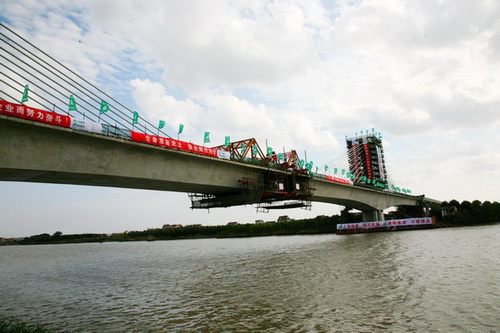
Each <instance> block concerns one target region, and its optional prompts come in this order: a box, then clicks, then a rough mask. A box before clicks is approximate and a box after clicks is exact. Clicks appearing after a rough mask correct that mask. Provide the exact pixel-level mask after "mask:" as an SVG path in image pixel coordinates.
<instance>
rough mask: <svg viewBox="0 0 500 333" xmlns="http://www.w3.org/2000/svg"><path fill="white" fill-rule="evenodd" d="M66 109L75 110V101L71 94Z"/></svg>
mask: <svg viewBox="0 0 500 333" xmlns="http://www.w3.org/2000/svg"><path fill="white" fill-rule="evenodd" d="M68 111H76V101H75V98H74V97H73V95H69V104H68Z"/></svg>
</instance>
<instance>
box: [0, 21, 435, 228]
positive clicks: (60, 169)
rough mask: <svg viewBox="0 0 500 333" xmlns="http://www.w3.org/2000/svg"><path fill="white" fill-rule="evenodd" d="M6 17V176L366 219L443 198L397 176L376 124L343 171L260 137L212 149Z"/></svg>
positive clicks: (1, 126)
mask: <svg viewBox="0 0 500 333" xmlns="http://www.w3.org/2000/svg"><path fill="white" fill-rule="evenodd" d="M1 26H2V28H3V29H2V32H1V33H0V37H1V38H2V40H3V42H5V43H4V45H5V47H3V48H2V54H1V57H2V58H3V61H2V66H3V69H4V70H3V71H2V72H1V75H2V89H1V92H0V102H1V108H0V142H2V144H1V145H0V180H1V181H22V182H41V183H58V184H73V185H92V186H110V187H122V188H133V189H148V190H160V191H176V192H186V193H189V195H190V198H191V201H192V208H215V207H229V206H235V205H251V204H255V205H257V207H258V209H263V210H269V209H285V208H294V207H302V208H307V207H309V206H310V203H311V202H315V201H316V202H325V203H331V204H337V205H342V206H346V207H349V208H354V209H357V210H360V211H361V212H362V213H363V220H364V221H377V220H383V213H382V211H383V210H384V209H386V208H389V207H393V206H421V207H428V205H429V204H430V203H434V202H438V201H436V200H432V199H428V198H425V197H423V196H413V195H409V194H408V193H407V192H406V191H404V193H401V192H400V191H399V188H397V187H395V186H394V185H393V184H389V182H388V181H387V175H386V171H385V167H383V154H382V153H381V150H380V147H381V145H380V140H378V138H377V137H376V136H374V135H372V134H370V135H368V133H367V134H366V135H365V136H363V137H355V138H352V140H351V141H348V154H347V155H349V156H348V157H349V164H350V165H349V167H348V172H346V173H345V175H344V176H347V177H344V178H342V179H341V178H339V177H336V175H335V177H333V176H331V175H330V176H329V175H321V174H318V173H314V172H312V170H311V169H312V165H311V166H310V167H308V166H307V165H304V163H303V161H301V160H300V159H299V158H298V156H297V154H296V153H295V152H294V151H291V152H288V153H287V154H286V156H285V155H283V156H280V157H279V158H277V157H274V156H273V157H270V156H266V155H265V154H264V153H262V151H261V150H260V147H259V146H258V144H257V143H256V142H255V140H253V139H249V140H246V141H245V140H244V141H241V142H233V143H228V144H226V145H224V146H219V147H214V148H210V149H207V148H206V147H202V146H197V145H194V144H190V143H189V144H188V143H186V142H182V141H179V140H175V139H172V138H171V137H170V136H169V135H168V134H166V133H163V132H161V131H160V130H159V129H158V127H156V126H154V125H152V124H150V123H149V122H148V121H147V120H145V119H142V118H141V117H139V116H138V114H137V113H136V112H135V111H133V110H130V109H128V108H127V107H126V106H124V105H122V104H121V103H120V102H118V101H116V100H115V99H113V98H112V97H111V96H109V95H108V94H106V93H105V92H103V91H101V90H100V89H99V88H97V87H95V86H94V85H92V84H91V83H89V82H88V81H87V80H85V79H83V78H81V77H80V76H79V75H78V74H76V73H75V72H74V71H72V70H70V69H69V68H67V67H66V66H64V65H63V64H61V63H59V62H58V61H57V60H55V59H53V58H52V57H50V56H49V55H47V54H46V53H45V52H43V51H42V50H40V49H39V48H37V47H36V46H34V45H32V44H31V43H29V42H28V41H27V40H25V39H24V38H23V37H21V36H19V35H18V34H16V33H15V32H14V31H12V30H11V29H9V28H8V27H7V26H5V25H4V24H1ZM28 84H29V87H32V88H31V89H32V90H30V91H29V94H30V97H29V102H30V103H29V104H30V106H27V105H24V104H18V103H19V102H17V101H18V100H20V98H16V97H15V96H14V95H15V94H18V95H19V96H20V95H21V93H22V92H23V89H24V93H23V97H22V99H23V100H24V102H26V101H27V100H28V89H29V88H28V87H27V86H28ZM68 96H69V97H70V110H71V103H72V101H73V103H74V97H73V96H76V97H77V98H78V100H79V107H78V108H77V107H76V104H73V106H74V108H73V109H72V114H71V116H70V112H69V111H67V110H66V109H65V105H64V104H65V103H67V100H68ZM105 101H106V102H105ZM24 102H21V103H24ZM35 106H36V107H35ZM103 106H105V108H104V112H103ZM109 109H112V110H113V111H112V112H110V111H108V110H109ZM48 110H51V111H48ZM131 119H133V122H132V127H131V126H130V120H131ZM56 120H57V122H56ZM134 124H137V126H134ZM367 140H368V141H370V142H372V143H373V144H372V143H371V144H372V146H373V151H369V150H367V149H368V148H367V147H368V146H367V143H366V142H367ZM167 142H168V145H167ZM363 142H364V144H362V143H363ZM160 143H161V144H160ZM379 146H380V147H379ZM363 147H364V150H363ZM360 148H361V149H360ZM372 155H373V156H375V157H373V156H372ZM221 157H222V158H221ZM362 160H364V163H365V164H363V163H362ZM379 162H380V163H379ZM366 163H368V164H366ZM375 164H377V165H375ZM379 164H380V165H379ZM363 165H364V166H363ZM368 169H369V170H368ZM336 172H337V170H336V171H335V173H336ZM343 172H344V170H343ZM391 186H392V188H391Z"/></svg>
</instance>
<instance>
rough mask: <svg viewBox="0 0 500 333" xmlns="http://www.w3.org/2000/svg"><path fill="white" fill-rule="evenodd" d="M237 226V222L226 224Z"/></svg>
mask: <svg viewBox="0 0 500 333" xmlns="http://www.w3.org/2000/svg"><path fill="white" fill-rule="evenodd" d="M236 224H239V223H238V222H228V223H227V225H236Z"/></svg>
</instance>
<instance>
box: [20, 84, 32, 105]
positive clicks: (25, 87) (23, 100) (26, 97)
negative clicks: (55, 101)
mask: <svg viewBox="0 0 500 333" xmlns="http://www.w3.org/2000/svg"><path fill="white" fill-rule="evenodd" d="M29 90H30V88H29V87H28V85H25V86H24V92H23V97H22V98H21V103H24V102H27V101H28V91H29Z"/></svg>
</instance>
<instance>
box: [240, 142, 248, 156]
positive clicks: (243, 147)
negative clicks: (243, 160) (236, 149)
mask: <svg viewBox="0 0 500 333" xmlns="http://www.w3.org/2000/svg"><path fill="white" fill-rule="evenodd" d="M246 148H247V146H246V145H245V144H244V143H242V144H241V153H242V154H243V153H244V152H245V149H246Z"/></svg>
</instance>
